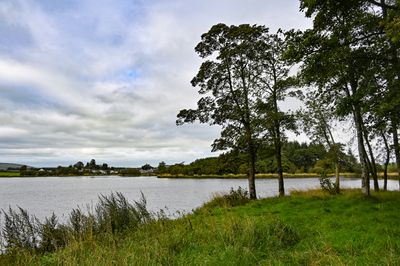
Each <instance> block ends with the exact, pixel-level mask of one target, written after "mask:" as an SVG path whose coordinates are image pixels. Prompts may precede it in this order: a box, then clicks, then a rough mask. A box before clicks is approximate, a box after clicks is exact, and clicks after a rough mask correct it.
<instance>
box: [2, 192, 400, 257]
mask: <svg viewBox="0 0 400 266" xmlns="http://www.w3.org/2000/svg"><path fill="white" fill-rule="evenodd" d="M239 194H240V195H239V196H237V195H236V194H235V195H236V196H235V197H231V196H229V197H225V199H223V200H221V197H223V195H222V196H220V197H216V198H214V199H213V200H211V201H210V202H208V203H207V204H205V205H204V206H203V207H202V208H199V209H197V210H195V211H194V213H193V214H190V215H187V216H184V217H182V218H179V219H176V220H169V219H166V218H162V217H161V218H160V219H159V220H158V221H153V222H150V223H146V224H141V225H139V228H138V229H137V230H131V231H124V232H123V233H122V234H113V235H112V234H104V235H102V236H99V237H96V238H94V239H87V240H85V241H72V242H70V243H69V244H68V245H67V246H66V247H65V248H62V249H59V250H56V252H54V253H45V254H36V253H29V252H27V251H23V250H22V251H18V252H15V253H13V254H4V255H0V264H1V265H15V264H18V265H77V264H79V265H398V264H399V262H400V227H399V226H398V221H399V220H400V212H399V211H398V206H400V193H399V192H379V193H372V195H371V196H370V197H365V196H364V195H363V194H362V193H361V190H343V191H342V193H341V194H339V195H330V194H328V193H325V192H322V191H321V190H309V191H294V192H292V193H291V195H290V196H287V197H274V198H266V199H260V200H254V201H247V200H245V201H243V193H239ZM229 195H231V194H229ZM244 196H245V195H244ZM236 198H238V199H239V200H242V202H241V203H240V204H238V205H236V204H235V203H237V202H238V201H236Z"/></svg>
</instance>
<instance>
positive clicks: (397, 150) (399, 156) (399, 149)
mask: <svg viewBox="0 0 400 266" xmlns="http://www.w3.org/2000/svg"><path fill="white" fill-rule="evenodd" d="M396 122H397V121H396V119H395V118H392V134H393V146H394V154H395V156H396V166H397V175H398V178H399V189H400V146H399V135H398V132H397V123H396Z"/></svg>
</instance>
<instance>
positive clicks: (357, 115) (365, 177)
mask: <svg viewBox="0 0 400 266" xmlns="http://www.w3.org/2000/svg"><path fill="white" fill-rule="evenodd" d="M352 90H353V92H354V91H355V90H356V85H355V84H352ZM346 93H347V95H348V97H351V95H350V92H349V90H348V88H346ZM353 117H354V124H355V126H356V132H357V147H358V156H359V157H360V164H361V187H362V191H363V193H364V194H365V195H367V196H369V195H370V186H369V174H368V169H367V159H366V154H367V153H366V151H365V147H364V140H363V129H362V128H363V127H362V124H363V121H362V115H361V110H360V106H359V105H358V104H357V103H353Z"/></svg>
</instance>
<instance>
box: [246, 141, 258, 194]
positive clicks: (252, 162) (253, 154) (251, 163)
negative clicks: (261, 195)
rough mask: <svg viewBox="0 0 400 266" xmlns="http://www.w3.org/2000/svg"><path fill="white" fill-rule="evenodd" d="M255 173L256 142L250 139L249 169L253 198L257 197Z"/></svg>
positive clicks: (250, 188)
mask: <svg viewBox="0 0 400 266" xmlns="http://www.w3.org/2000/svg"><path fill="white" fill-rule="evenodd" d="M255 173H256V152H255V148H254V143H253V141H252V140H250V141H249V171H248V176H247V177H248V180H249V193H250V198H251V199H257V193H256V182H255Z"/></svg>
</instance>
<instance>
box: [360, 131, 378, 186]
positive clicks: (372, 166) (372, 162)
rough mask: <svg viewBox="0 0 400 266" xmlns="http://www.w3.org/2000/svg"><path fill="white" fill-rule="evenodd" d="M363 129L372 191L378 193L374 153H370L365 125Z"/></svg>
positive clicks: (370, 148)
mask: <svg viewBox="0 0 400 266" xmlns="http://www.w3.org/2000/svg"><path fill="white" fill-rule="evenodd" d="M362 128H363V135H364V140H365V143H366V144H367V147H368V153H369V156H370V160H369V159H368V156H366V158H367V160H368V164H369V168H370V173H371V174H372V178H373V179H374V190H375V191H379V183H378V173H377V170H376V162H375V157H374V152H373V151H372V147H371V144H370V142H369V139H368V133H367V130H366V129H365V125H364V124H363V125H362Z"/></svg>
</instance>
